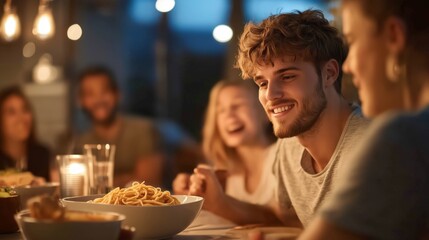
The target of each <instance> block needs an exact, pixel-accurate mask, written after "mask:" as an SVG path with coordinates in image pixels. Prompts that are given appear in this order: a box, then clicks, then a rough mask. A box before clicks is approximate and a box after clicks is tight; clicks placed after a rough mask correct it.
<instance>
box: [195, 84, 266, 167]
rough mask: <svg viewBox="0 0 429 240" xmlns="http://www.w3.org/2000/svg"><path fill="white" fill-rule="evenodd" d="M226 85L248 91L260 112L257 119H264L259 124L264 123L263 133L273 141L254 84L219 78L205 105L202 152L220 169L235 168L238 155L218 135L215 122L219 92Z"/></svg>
mask: <svg viewBox="0 0 429 240" xmlns="http://www.w3.org/2000/svg"><path fill="white" fill-rule="evenodd" d="M226 87H239V88H241V89H245V90H246V91H248V92H249V93H250V94H249V96H251V97H252V98H253V100H254V103H255V105H254V106H255V108H257V109H258V110H259V111H258V114H260V116H261V117H260V118H258V119H266V120H267V121H264V122H263V123H262V122H261V124H264V126H263V127H264V130H265V131H264V134H265V136H261V137H266V138H267V139H268V140H270V141H274V139H275V138H274V135H273V130H272V127H271V124H270V122H269V121H268V119H267V117H266V115H265V113H264V111H263V108H262V106H261V105H260V104H259V102H258V99H257V96H258V93H257V88H256V85H255V84H254V83H252V82H250V81H244V80H238V81H227V80H221V81H219V82H217V83H216V84H215V85H214V86H213V88H212V90H211V92H210V98H209V103H208V105H207V110H206V115H205V121H204V126H203V152H204V155H205V157H206V158H207V159H208V161H209V162H211V163H212V164H214V166H215V167H217V168H222V169H235V168H236V167H237V164H239V161H238V155H237V152H236V151H235V149H234V148H231V147H228V146H227V145H226V144H225V142H224V141H223V140H222V137H221V136H220V133H219V129H218V127H217V124H216V119H217V102H218V99H219V94H220V92H221V91H222V90H223V89H224V88H226Z"/></svg>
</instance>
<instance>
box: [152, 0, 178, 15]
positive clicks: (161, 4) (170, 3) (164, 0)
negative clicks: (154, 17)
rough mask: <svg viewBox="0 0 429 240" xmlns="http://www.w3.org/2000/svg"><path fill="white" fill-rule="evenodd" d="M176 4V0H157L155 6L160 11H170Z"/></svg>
mask: <svg viewBox="0 0 429 240" xmlns="http://www.w3.org/2000/svg"><path fill="white" fill-rule="evenodd" d="M174 5H176V2H175V1H174V0H157V1H156V3H155V8H156V10H158V11H160V12H169V11H171V10H173V8H174Z"/></svg>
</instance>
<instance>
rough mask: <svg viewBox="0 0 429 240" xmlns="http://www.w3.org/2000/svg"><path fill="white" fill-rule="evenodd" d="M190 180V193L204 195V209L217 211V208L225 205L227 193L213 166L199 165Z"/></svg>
mask: <svg viewBox="0 0 429 240" xmlns="http://www.w3.org/2000/svg"><path fill="white" fill-rule="evenodd" d="M190 181H191V184H190V187H189V194H191V195H197V196H201V197H203V198H204V205H203V208H204V209H206V210H209V211H213V212H216V208H218V207H222V206H224V204H225V201H226V195H225V193H224V191H223V188H222V186H221V184H220V183H219V181H218V179H217V177H216V173H215V171H214V169H213V168H212V167H210V166H207V165H199V166H198V167H197V168H195V169H194V174H192V176H191V178H190Z"/></svg>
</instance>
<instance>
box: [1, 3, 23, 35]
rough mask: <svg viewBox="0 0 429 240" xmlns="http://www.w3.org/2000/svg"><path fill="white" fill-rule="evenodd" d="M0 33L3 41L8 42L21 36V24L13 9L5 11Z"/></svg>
mask: <svg viewBox="0 0 429 240" xmlns="http://www.w3.org/2000/svg"><path fill="white" fill-rule="evenodd" d="M0 33H1V36H2V38H3V39H4V40H6V41H8V42H10V41H13V40H15V39H17V38H18V37H19V35H20V34H21V23H20V22H19V18H18V15H17V14H16V12H15V10H14V9H7V10H6V11H5V13H4V15H3V18H2V20H1V24H0Z"/></svg>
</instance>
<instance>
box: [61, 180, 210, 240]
mask: <svg viewBox="0 0 429 240" xmlns="http://www.w3.org/2000/svg"><path fill="white" fill-rule="evenodd" d="M62 202H63V204H64V205H65V206H66V207H67V208H68V209H70V210H87V211H105V212H116V213H120V214H123V215H125V216H126V219H125V220H124V224H125V225H128V226H133V227H135V228H136V231H135V239H163V238H168V237H171V236H174V235H176V234H178V233H179V232H181V231H183V230H184V229H185V228H186V227H188V226H189V225H190V224H191V223H192V221H193V220H194V219H195V217H196V216H197V215H198V212H199V211H200V209H201V207H202V204H203V198H201V197H197V196H186V195H170V193H169V192H168V191H162V190H161V189H160V188H155V187H152V186H148V185H145V184H144V183H138V182H134V183H133V185H132V186H131V187H128V188H122V189H120V188H116V189H114V190H112V191H111V192H109V193H108V194H106V195H91V196H81V197H68V198H64V199H62Z"/></svg>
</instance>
